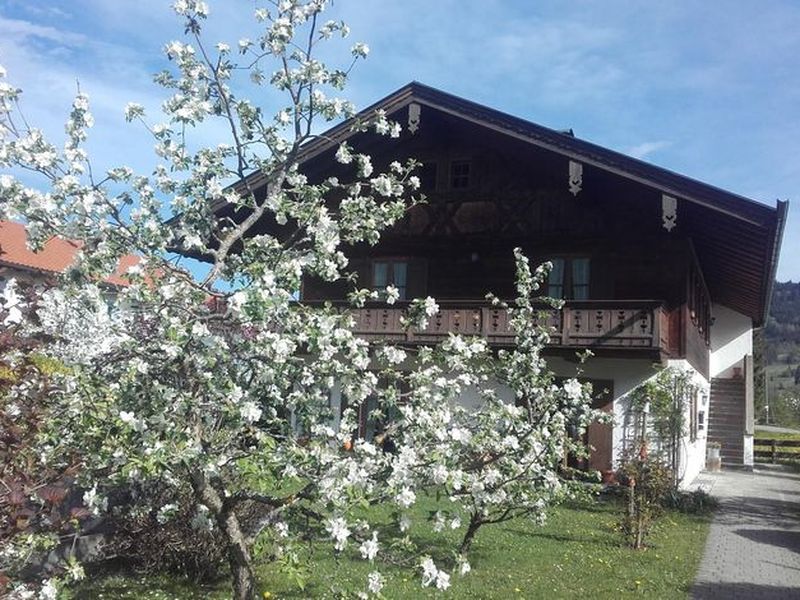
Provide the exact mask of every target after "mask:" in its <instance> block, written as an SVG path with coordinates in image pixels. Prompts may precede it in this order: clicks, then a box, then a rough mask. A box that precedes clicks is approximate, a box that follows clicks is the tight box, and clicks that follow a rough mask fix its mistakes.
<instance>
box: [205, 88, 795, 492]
mask: <svg viewBox="0 0 800 600" xmlns="http://www.w3.org/2000/svg"><path fill="white" fill-rule="evenodd" d="M379 109H380V110H384V111H386V113H387V115H388V116H389V117H390V118H392V119H394V120H396V121H399V122H400V123H401V124H402V125H403V133H402V134H401V136H400V137H399V138H397V139H390V138H387V137H378V136H375V135H374V134H367V133H357V132H356V133H354V132H352V131H351V128H350V126H349V125H350V123H349V122H345V123H342V124H341V125H339V126H337V127H334V128H333V129H331V130H330V131H329V132H327V133H326V134H325V135H324V136H320V137H319V138H317V139H316V140H315V141H314V142H312V143H309V144H308V145H306V146H305V147H304V148H303V151H302V153H301V162H302V170H303V172H304V173H305V174H306V175H307V176H308V177H309V179H310V180H312V181H315V180H317V181H320V180H322V179H324V178H326V177H329V176H340V177H343V178H344V177H346V174H347V172H346V171H345V170H344V167H342V165H339V164H338V163H337V162H336V161H335V159H334V153H335V151H336V149H337V146H338V143H340V142H341V141H344V140H347V141H348V143H350V144H351V145H352V146H353V147H354V148H355V149H356V150H357V151H359V152H365V153H367V154H370V155H371V156H372V160H373V163H375V165H376V168H378V169H379V168H382V167H386V166H387V165H388V164H389V162H391V161H392V160H403V159H405V158H409V157H413V158H416V159H417V160H419V161H421V162H422V167H421V169H420V173H419V175H420V178H421V182H422V192H423V193H424V194H425V195H426V196H427V199H428V201H427V203H425V204H423V205H419V206H415V207H414V208H412V209H411V210H410V211H409V212H408V214H407V217H406V218H405V219H404V220H403V221H402V222H401V223H400V224H398V225H397V226H395V227H394V228H393V229H391V230H390V231H388V232H386V233H385V235H384V236H383V237H382V238H381V241H380V243H379V244H378V245H376V246H373V247H371V246H367V245H363V246H354V247H351V248H349V249H348V251H347V253H348V257H349V258H350V260H351V265H352V266H353V268H354V269H355V271H356V272H357V273H358V276H359V280H360V283H361V285H362V286H363V285H365V284H366V286H372V287H374V288H375V289H380V288H384V287H385V286H386V285H387V284H389V283H393V284H394V285H395V286H396V287H397V288H398V289H399V291H400V295H401V302H399V303H398V304H396V305H393V306H387V305H386V304H385V303H377V302H376V303H374V304H372V305H367V306H365V307H364V308H359V309H353V310H355V316H356V320H357V331H358V333H359V334H360V335H363V336H364V337H366V338H370V339H388V340H394V341H396V342H398V343H402V344H429V343H433V342H436V341H437V340H441V339H442V338H443V337H445V336H446V335H447V334H448V333H449V332H459V333H463V334H469V335H480V336H484V337H485V338H487V339H488V340H489V342H490V343H491V344H494V345H496V346H504V345H509V344H512V343H513V336H512V335H511V334H510V332H509V331H508V328H507V315H506V313H505V311H504V310H502V309H499V308H496V307H492V306H490V305H489V304H488V303H487V302H486V300H485V299H484V297H485V295H486V294H487V292H493V293H494V294H496V295H498V296H499V297H501V298H510V297H512V294H513V278H514V263H513V258H512V249H513V248H514V247H516V246H519V247H521V248H522V249H523V250H524V252H525V253H526V254H527V255H528V256H529V257H530V258H531V260H532V262H533V263H534V264H536V263H537V262H543V261H546V260H549V261H551V262H552V263H553V270H552V272H551V273H550V276H549V281H548V286H547V287H548V289H547V290H546V292H547V294H548V295H550V296H555V297H559V298H563V299H565V301H566V304H565V306H564V309H563V310H562V311H560V312H553V313H551V316H550V317H549V319H550V324H551V325H552V327H553V331H554V335H553V337H552V340H551V345H550V346H549V347H548V354H549V356H550V358H549V364H550V366H551V368H552V369H553V370H554V371H555V373H556V374H557V375H559V376H563V377H570V376H573V375H574V374H575V373H576V362H575V359H574V357H575V355H576V352H577V351H580V350H584V349H590V350H591V351H592V353H593V354H594V356H593V358H591V359H590V360H589V362H587V363H586V364H585V365H583V367H582V368H583V374H582V377H584V378H587V379H589V380H591V381H592V382H593V383H594V384H595V385H594V387H595V389H596V390H598V391H600V393H598V394H597V397H596V400H595V402H596V405H597V407H599V408H601V409H603V410H605V411H608V412H610V413H613V415H614V424H613V425H600V424H596V425H593V426H592V427H591V428H590V431H589V433H588V441H589V442H590V444H591V445H592V446H593V448H594V450H593V452H592V456H591V459H590V461H589V462H590V465H589V466H590V467H592V468H596V469H599V470H601V471H607V470H610V469H612V468H613V467H614V465H615V464H616V463H617V461H618V459H619V457H620V455H621V453H622V452H623V451H624V449H625V446H626V443H627V442H628V440H629V438H630V431H629V428H630V424H629V423H628V420H627V414H628V411H627V402H626V398H627V395H628V394H629V393H630V392H631V391H632V390H633V389H634V388H636V387H637V386H638V385H640V384H641V383H643V382H645V381H647V380H648V379H649V378H651V377H653V376H654V373H655V370H654V363H655V364H660V365H676V366H681V367H683V368H686V369H690V370H691V372H692V373H693V378H694V380H695V382H696V384H697V385H698V389H699V390H700V392H699V393H698V394H697V395H696V397H693V398H692V399H691V402H690V403H689V404H688V408H687V411H688V412H689V413H690V414H688V415H687V422H688V423H689V425H690V426H689V429H690V431H688V432H687V435H686V437H685V440H684V444H683V450H682V456H681V470H682V473H681V475H682V477H683V479H684V481H687V482H688V481H691V480H692V479H693V478H694V477H695V476H696V475H697V473H699V471H700V470H701V469H702V468H703V466H704V463H705V453H706V443H707V441H709V440H713V441H719V442H721V444H722V448H723V450H722V456H723V460H724V462H725V463H726V464H728V465H736V466H748V465H752V462H753V448H752V436H753V373H752V366H753V363H752V353H753V346H752V344H753V343H752V333H753V330H754V329H755V328H758V327H761V326H762V325H763V323H764V321H765V318H766V315H767V311H768V308H769V304H770V295H771V292H772V283H773V281H774V278H775V270H776V266H777V262H778V254H779V249H780V243H781V236H782V232H783V227H784V222H785V217H786V211H787V203H785V202H778V203H777V206H776V207H775V208H773V207H770V206H766V205H764V204H762V203H759V202H755V201H752V200H750V199H747V198H744V197H742V196H738V195H736V194H733V193H730V192H727V191H724V190H721V189H718V188H715V187H713V186H710V185H707V184H704V183H701V182H699V181H696V180H693V179H690V178H688V177H683V176H681V175H678V174H676V173H673V172H670V171H668V170H666V169H662V168H659V167H656V166H653V165H650V164H648V163H645V162H642V161H640V160H636V159H633V158H630V157H628V156H625V155H623V154H620V153H617V152H614V151H611V150H608V149H606V148H602V147H600V146H597V145H595V144H592V143H589V142H587V141H584V140H581V139H579V138H577V137H575V136H574V135H573V134H572V132H571V131H568V132H563V131H555V130H552V129H548V128H545V127H542V126H539V125H536V124H534V123H531V122H528V121H525V120H522V119H519V118H516V117H513V116H510V115H507V114H504V113H501V112H498V111H496V110H492V109H490V108H487V107H485V106H481V105H479V104H476V103H474V102H470V101H467V100H464V99H461V98H458V97H455V96H453V95H450V94H447V93H444V92H442V91H439V90H436V89H433V88H430V87H427V86H424V85H421V84H419V83H411V84H409V85H406V86H405V87H403V88H401V89H399V90H398V91H396V92H394V93H392V94H390V95H389V96H387V97H386V98H384V99H382V100H380V101H379V102H377V103H375V104H374V105H372V106H371V107H369V108H367V109H366V110H365V111H363V113H362V116H364V115H369V114H371V113H372V112H373V111H375V110H379ZM260 178H261V176H260V175H259V174H255V175H253V176H251V182H252V183H253V184H255V185H261V184H262V180H261V179H260ZM264 185H265V183H264ZM215 210H216V212H217V215H218V216H219V217H220V218H222V217H232V218H234V219H237V218H241V217H240V216H237V215H235V214H231V212H230V211H231V210H232V209H231V208H230V207H229V206H223V205H218V206H216V207H215ZM262 228H263V229H264V230H270V229H271V228H274V225H271V224H269V223H266V222H265V223H263V224H262ZM346 291H347V286H346V284H345V283H344V282H339V283H333V284H327V283H323V282H320V281H313V280H306V281H304V284H303V288H302V291H301V300H302V301H303V302H309V303H311V302H317V301H334V302H336V301H342V302H344V300H345V294H346ZM426 295H430V296H433V297H435V298H436V299H437V302H438V303H439V305H440V307H441V311H440V313H439V314H438V315H437V316H436V317H435V318H434V319H433V320H432V321H431V323H430V324H429V326H428V327H427V329H425V330H424V331H420V332H416V333H414V334H413V335H407V334H406V333H405V332H404V331H403V329H402V328H401V326H400V324H399V318H400V316H401V315H402V313H403V310H404V309H403V305H402V300H407V299H410V298H414V297H418V296H426Z"/></svg>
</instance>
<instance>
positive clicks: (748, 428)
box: [743, 354, 755, 469]
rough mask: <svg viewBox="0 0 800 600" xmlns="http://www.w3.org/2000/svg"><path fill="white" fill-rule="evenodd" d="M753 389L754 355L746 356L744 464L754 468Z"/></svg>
mask: <svg viewBox="0 0 800 600" xmlns="http://www.w3.org/2000/svg"><path fill="white" fill-rule="evenodd" d="M754 396H755V394H754V390H753V355H752V354H748V355H747V356H745V357H744V440H743V442H744V456H743V458H744V466H745V467H750V468H751V469H752V468H753V434H754V433H755V419H754V417H755V403H754Z"/></svg>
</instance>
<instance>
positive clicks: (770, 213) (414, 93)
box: [213, 82, 788, 325]
mask: <svg viewBox="0 0 800 600" xmlns="http://www.w3.org/2000/svg"><path fill="white" fill-rule="evenodd" d="M412 102H414V103H418V104H420V105H421V106H427V107H430V108H433V109H435V110H438V111H441V112H443V113H446V114H449V115H452V116H454V117H457V118H460V119H463V120H465V121H468V122H471V123H474V124H476V125H479V126H482V127H486V128H489V129H491V130H493V131H497V132H499V133H502V134H505V135H508V136H511V137H514V138H515V139H519V140H522V141H525V142H528V143H530V144H533V145H536V146H538V147H541V148H544V149H547V150H551V151H553V152H556V153H558V154H560V155H562V156H565V157H567V158H570V159H573V160H576V161H579V162H581V163H582V164H584V165H591V166H594V167H597V168H599V169H602V170H604V171H607V172H610V173H613V174H615V175H617V176H619V177H622V178H624V179H628V180H630V181H634V182H637V183H640V184H643V185H646V186H648V187H650V188H654V189H656V190H658V191H660V192H662V193H664V194H667V195H670V196H675V197H678V198H681V199H683V200H687V201H688V202H690V203H692V204H693V205H695V206H697V207H698V208H703V209H707V210H709V211H713V214H718V215H724V216H725V217H727V219H725V220H726V223H724V224H722V225H723V226H722V227H719V228H716V227H712V228H711V229H710V230H709V229H707V228H703V235H704V237H706V239H704V240H703V241H702V242H703V243H701V244H700V246H702V248H701V249H702V250H703V251H704V252H705V255H706V256H707V265H705V267H706V268H707V269H709V270H714V271H718V272H719V276H718V279H720V281H722V280H724V281H725V282H726V283H725V285H724V286H722V285H721V286H719V287H718V290H717V291H719V290H720V289H721V288H722V287H725V288H726V289H725V290H724V293H718V294H716V297H712V300H713V301H715V302H721V303H723V304H727V305H729V306H731V307H732V308H734V309H735V310H739V311H740V312H743V313H744V314H748V315H749V316H750V317H751V318H752V319H753V321H754V323H755V325H760V324H762V323H763V322H764V320H765V319H766V314H767V311H768V310H769V305H770V299H771V298H770V296H771V293H772V283H773V281H774V278H775V270H776V268H777V263H778V256H779V253H780V244H781V239H782V236H783V228H784V225H785V221H786V212H787V209H788V204H787V203H786V202H778V203H777V207H776V208H772V207H770V206H767V205H765V204H762V203H760V202H756V201H754V200H751V199H749V198H746V197H744V196H740V195H738V194H733V193H731V192H728V191H725V190H723V189H720V188H718V187H715V186H712V185H709V184H707V183H703V182H700V181H697V180H695V179H691V178H689V177H685V176H683V175H679V174H677V173H675V172H673V171H670V170H668V169H664V168H661V167H657V166H655V165H652V164H649V163H646V162H644V161H641V160H638V159H635V158H631V157H630V156H626V155H624V154H621V153H619V152H615V151H613V150H609V149H607V148H603V147H602V146H598V145H596V144H593V143H591V142H587V141H585V140H581V139H579V138H576V137H574V136H573V135H568V134H565V133H564V132H562V131H557V130H554V129H549V128H547V127H543V126H541V125H537V124H535V123H532V122H530V121H526V120H524V119H521V118H519V117H514V116H512V115H509V114H506V113H503V112H500V111H497V110H494V109H491V108H488V107H486V106H483V105H480V104H477V103H475V102H471V101H469V100H465V99H463V98H459V97H458V96H454V95H452V94H448V93H446V92H442V91H440V90H437V89H435V88H432V87H429V86H426V85H423V84H421V83H418V82H411V83H409V84H407V85H405V86H403V87H402V88H400V89H399V90H397V91H396V92H393V93H392V94H390V95H388V96H386V97H385V98H383V99H382V100H379V101H378V102H376V103H375V104H373V105H371V106H369V107H368V108H366V109H364V110H362V111H361V112H360V113H359V114H358V115H356V117H354V119H349V120H346V121H344V122H343V123H341V124H339V125H337V126H335V127H333V128H332V129H330V130H329V131H327V132H325V133H324V134H323V135H320V136H317V137H316V138H315V139H314V140H312V141H311V142H309V143H307V144H305V145H304V146H303V147H302V148H301V151H300V155H299V157H298V160H299V162H301V163H303V162H307V161H309V160H312V159H313V158H314V157H316V156H318V155H320V154H321V153H323V152H325V151H326V150H329V149H331V148H332V147H335V146H337V145H338V144H339V143H341V142H342V141H344V140H346V139H348V138H349V137H351V136H352V135H354V134H355V132H354V131H353V129H352V123H353V121H354V120H355V119H362V118H364V117H366V116H368V115H370V114H372V113H374V112H375V111H376V110H383V111H385V112H386V114H387V115H390V116H392V115H393V114H394V113H397V112H398V111H399V110H400V109H402V108H404V107H406V106H408V105H409V104H411V103H412ZM246 180H247V181H248V183H249V184H250V185H251V186H253V187H260V186H262V185H265V184H266V183H267V179H266V178H265V177H264V175H263V174H261V173H260V172H256V173H253V174H251V175H250V176H248V177H247V179H246ZM240 186H241V182H239V183H238V184H234V187H236V188H237V189H241V187H240ZM223 207H224V203H216V204H215V205H214V206H213V209H214V210H215V211H219V210H220V209H222V208H223ZM709 214H712V213H709ZM700 227H701V225H699V224H696V225H695V227H694V230H693V231H692V233H693V237H694V236H696V234H697V229H699V228H700ZM706 232H708V235H707V236H706V235H705V234H706ZM745 238H746V239H747V240H749V241H745ZM737 270H739V271H741V273H740V274H739V275H738V276H736V272H737ZM710 287H713V286H710ZM713 291H714V290H712V292H713ZM712 296H714V294H713V293H712Z"/></svg>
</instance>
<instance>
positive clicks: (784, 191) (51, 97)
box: [0, 0, 800, 281]
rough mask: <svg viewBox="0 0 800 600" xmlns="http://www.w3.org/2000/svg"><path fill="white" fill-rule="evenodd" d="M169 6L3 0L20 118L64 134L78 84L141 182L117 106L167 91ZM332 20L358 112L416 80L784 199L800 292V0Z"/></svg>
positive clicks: (233, 15) (343, 14) (147, 145)
mask: <svg viewBox="0 0 800 600" xmlns="http://www.w3.org/2000/svg"><path fill="white" fill-rule="evenodd" d="M209 4H210V6H211V13H212V14H211V18H210V21H209V24H208V27H207V30H206V33H207V38H208V40H209V41H210V42H212V43H215V42H217V41H226V42H228V43H230V44H231V45H232V46H235V44H236V42H237V40H238V39H239V38H241V37H245V36H249V37H254V35H253V33H254V29H253V26H252V19H251V15H252V13H253V9H254V8H255V6H256V3H255V2H254V1H253V0H209ZM169 5H170V2H169V1H168V0H137V1H136V2H127V1H121V0H67V1H58V0H51V1H42V0H0V64H2V65H4V66H5V67H6V69H7V70H8V78H9V81H11V82H12V83H13V84H14V85H16V86H18V87H21V88H23V90H25V93H24V100H23V106H24V108H25V115H26V118H27V119H28V121H29V122H31V123H35V124H37V125H38V126H40V127H41V128H43V129H44V130H45V131H46V132H47V133H48V134H49V135H52V136H54V137H55V139H61V138H60V137H59V136H63V122H64V119H65V117H66V114H67V112H68V109H69V106H70V103H71V99H72V97H73V96H74V94H75V91H76V86H77V85H80V88H81V90H82V91H84V92H86V93H88V94H89V97H90V100H91V102H92V111H93V113H94V116H95V121H96V125H95V127H94V129H93V131H92V133H91V140H90V143H89V149H90V151H92V152H93V155H94V156H95V157H99V158H97V160H99V161H100V163H101V164H100V165H99V166H100V167H103V166H106V167H108V166H112V165H118V164H127V165H129V166H132V167H134V168H135V169H139V170H143V171H149V170H150V168H151V167H152V165H153V164H154V157H153V154H152V143H151V141H150V140H149V139H148V138H147V136H146V134H145V132H144V131H143V130H141V128H137V127H136V126H133V125H130V124H126V123H125V122H124V118H123V108H124V106H125V104H126V103H128V102H131V101H136V102H140V103H142V104H144V105H145V106H147V107H150V108H151V109H152V108H155V107H157V106H158V105H159V104H160V101H161V100H162V99H163V98H164V97H165V94H164V92H163V91H162V90H160V89H159V88H157V87H155V86H154V85H153V84H152V74H153V73H155V72H157V71H158V70H161V69H163V68H164V67H165V66H166V62H165V59H164V57H163V53H162V51H161V50H162V47H163V46H164V44H165V43H166V42H168V41H170V40H172V39H182V36H183V30H182V27H181V22H180V21H179V20H178V19H177V18H176V17H174V16H173V15H172V12H171V10H170V8H169ZM723 7H724V9H723ZM329 18H337V19H344V20H345V21H347V23H348V24H349V25H350V27H351V29H352V36H351V37H352V41H356V40H358V41H363V42H366V43H367V44H368V45H369V46H370V49H371V52H370V55H369V59H368V60H367V61H366V62H364V63H362V64H359V65H358V66H357V67H356V69H355V70H354V72H353V73H352V76H351V80H350V85H349V86H348V89H347V91H346V96H347V97H348V98H349V99H351V100H353V101H354V102H355V103H356V105H357V106H358V107H365V106H367V105H369V104H371V103H372V102H374V101H376V100H378V99H380V98H382V97H384V96H386V95H388V94H389V93H391V92H392V91H394V90H396V89H397V88H399V87H401V86H403V85H404V84H406V83H408V82H409V81H411V80H417V81H420V82H422V83H425V84H427V85H431V86H434V87H437V88H440V89H442V90H444V91H447V92H450V93H453V94H456V95H459V96H462V97H465V98H467V99H470V100H473V101H476V102H479V103H481V104H485V105H487V106H490V107H492V108H495V109H498V110H501V111H504V112H507V113H510V114H512V115H515V116H519V117H522V118H524V119H528V120H531V121H533V122H536V123H539V124H541V125H544V126H547V127H552V128H556V129H565V128H570V127H571V128H572V129H573V130H574V131H575V134H576V135H577V136H578V137H580V138H582V139H585V140H588V141H591V142H593V143H596V144H599V145H601V146H605V147H607V148H611V149H614V150H617V151H620V152H624V153H626V154H629V155H631V156H634V157H636V158H640V159H643V160H646V161H648V162H651V163H653V164H656V165H658V166H661V167H665V168H668V169H670V170H673V171H676V172H678V173H681V174H684V175H687V176H689V177H693V178H696V179H699V180H701V181H704V182H707V183H710V184H712V185H715V186H718V187H721V188H723V189H727V190H730V191H732V192H735V193H737V194H741V195H743V196H747V197H749V198H752V199H754V200H757V201H759V202H763V203H766V204H768V205H770V206H774V205H775V201H776V200H778V199H780V200H787V199H788V200H790V202H791V205H790V212H789V219H788V222H787V225H786V230H785V235H784V243H783V249H782V253H781V260H780V263H779V268H778V279H779V280H780V281H786V280H790V279H791V280H793V281H800V197H798V194H797V190H800V60H799V59H798V57H800V34H798V32H800V2H798V1H797V0H786V1H781V0H770V2H754V1H743V0H728V1H726V2H725V3H719V2H708V1H707V0H706V1H689V0H672V1H670V2H640V1H635V0H628V1H621V0H620V1H615V0H604V1H588V0H573V1H571V2H564V1H562V0H552V1H551V0H402V1H398V0H336V1H335V3H334V4H333V7H332V9H331V10H330V11H329ZM350 43H352V42H346V43H345V44H344V45H341V47H340V48H339V50H335V51H332V52H331V53H330V55H329V56H330V57H331V58H333V59H335V58H337V57H339V56H341V54H337V52H340V53H343V52H346V51H347V49H348V48H349V44H350ZM263 99H264V101H265V102H268V101H269V100H270V98H269V97H268V95H267V94H265V96H264V98H263ZM203 135H204V136H207V137H206V139H205V140H200V141H206V142H208V143H217V142H218V141H223V140H224V138H222V137H221V136H223V135H224V132H223V131H221V130H219V129H214V128H213V127H212V128H210V129H209V130H208V131H207V132H205V133H204V134H203Z"/></svg>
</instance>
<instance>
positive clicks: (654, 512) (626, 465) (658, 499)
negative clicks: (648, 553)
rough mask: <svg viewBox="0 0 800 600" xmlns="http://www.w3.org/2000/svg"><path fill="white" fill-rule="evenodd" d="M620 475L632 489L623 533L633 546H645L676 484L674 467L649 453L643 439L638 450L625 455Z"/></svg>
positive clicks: (621, 480) (623, 522)
mask: <svg viewBox="0 0 800 600" xmlns="http://www.w3.org/2000/svg"><path fill="white" fill-rule="evenodd" d="M618 479H619V481H620V483H621V484H622V485H624V486H625V487H626V488H627V490H628V493H627V501H628V502H627V507H626V511H625V516H624V517H623V519H622V522H621V527H622V532H623V535H624V536H625V539H626V541H627V542H628V543H629V544H630V546H631V547H632V548H636V549H640V548H643V547H644V546H645V539H646V537H647V535H648V534H649V533H650V530H651V528H652V526H653V523H654V521H655V520H656V519H657V518H658V516H659V515H660V514H661V513H662V511H663V499H664V496H665V494H666V493H667V492H668V491H669V490H670V488H671V486H672V471H671V470H670V469H669V467H667V466H666V465H665V464H664V463H663V462H661V461H660V460H658V459H657V458H654V457H652V456H649V455H648V453H647V445H646V444H644V443H643V444H642V445H641V446H640V447H639V451H638V453H636V454H634V455H629V456H626V457H625V459H624V460H623V463H622V467H621V468H620V471H619V473H618Z"/></svg>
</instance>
